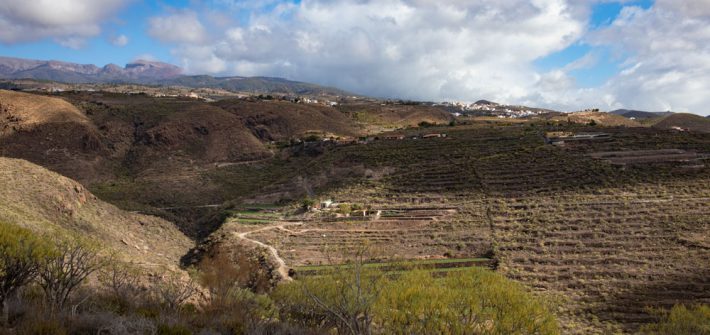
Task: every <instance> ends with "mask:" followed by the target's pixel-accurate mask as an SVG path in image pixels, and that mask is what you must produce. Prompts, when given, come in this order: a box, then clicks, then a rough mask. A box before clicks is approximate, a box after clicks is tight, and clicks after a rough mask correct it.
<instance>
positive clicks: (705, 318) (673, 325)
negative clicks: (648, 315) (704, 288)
mask: <svg viewBox="0 0 710 335" xmlns="http://www.w3.org/2000/svg"><path fill="white" fill-rule="evenodd" d="M652 313H654V314H656V315H657V316H659V318H660V320H659V322H658V323H655V324H650V325H646V326H644V327H642V328H641V333H643V334H649V335H651V334H652V335H710V306H708V305H697V306H692V307H686V306H684V305H676V306H673V308H672V309H671V310H670V311H668V310H652Z"/></svg>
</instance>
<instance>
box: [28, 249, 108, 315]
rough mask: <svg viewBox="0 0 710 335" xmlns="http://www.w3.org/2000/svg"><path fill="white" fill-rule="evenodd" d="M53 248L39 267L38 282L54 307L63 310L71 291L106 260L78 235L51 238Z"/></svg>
mask: <svg viewBox="0 0 710 335" xmlns="http://www.w3.org/2000/svg"><path fill="white" fill-rule="evenodd" d="M54 244H55V252H53V253H52V254H51V255H50V256H49V257H47V259H46V262H43V263H42V266H41V267H40V269H39V276H38V278H39V286H40V287H42V290H43V291H44V294H45V298H46V300H47V303H48V304H49V306H50V307H51V308H52V309H53V310H62V309H63V308H64V307H65V305H66V303H67V302H68V301H69V298H70V297H71V295H72V293H74V291H76V289H77V288H79V286H80V285H81V284H82V283H83V282H84V281H85V280H86V278H88V277H89V276H90V275H91V274H93V273H94V272H96V271H98V270H99V269H101V268H102V267H103V266H104V265H105V264H106V263H105V262H106V260H105V259H104V258H103V257H102V256H101V255H100V252H99V249H98V247H96V246H95V245H93V244H92V243H89V242H88V241H85V240H83V239H81V238H78V237H69V238H65V239H54Z"/></svg>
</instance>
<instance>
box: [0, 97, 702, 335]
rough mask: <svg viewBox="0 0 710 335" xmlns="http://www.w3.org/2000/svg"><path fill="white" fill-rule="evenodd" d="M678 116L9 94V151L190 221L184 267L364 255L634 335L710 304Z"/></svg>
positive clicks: (297, 264)
mask: <svg viewBox="0 0 710 335" xmlns="http://www.w3.org/2000/svg"><path fill="white" fill-rule="evenodd" d="M30 102H32V103H30ZM39 102H44V103H39ZM57 106H59V107H57ZM51 115H59V116H57V117H55V118H50V117H45V118H40V116H42V117H44V116H51ZM664 118H669V117H667V116H664ZM676 118H677V116H676ZM664 120H665V122H666V123H663V122H664ZM681 121H683V120H681ZM706 121H707V120H706ZM674 122H675V121H673V119H661V121H659V123H658V124H657V125H648V124H642V123H640V122H637V121H635V120H631V119H628V118H624V117H623V116H619V115H611V114H609V115H607V114H606V113H599V112H584V113H580V114H575V115H559V114H551V115H535V116H531V117H529V118H521V119H515V120H510V119H504V118H501V119H496V118H478V117H471V116H465V115H464V116H460V117H454V116H452V115H451V114H450V113H448V112H447V111H446V110H444V109H443V108H438V107H436V106H416V105H406V104H394V103H392V104H385V103H381V104H378V103H371V102H368V103H363V102H362V101H343V102H341V103H340V104H339V105H338V106H334V107H326V106H322V105H314V104H303V103H295V102H290V101H283V100H278V99H274V100H268V99H259V98H255V97H248V98H242V99H235V98H233V97H230V98H228V99H223V100H218V101H215V102H206V101H201V100H195V99H187V98H178V97H163V98H159V97H150V96H146V95H137V96H136V95H124V94H118V93H109V92H61V93H57V94H51V95H45V94H41V95H33V94H28V93H17V92H8V91H2V94H0V153H2V155H3V156H6V157H13V158H17V159H23V160H27V161H30V162H32V163H34V164H37V165H39V166H42V167H45V168H47V169H49V170H52V171H55V172H56V173H60V174H62V175H65V176H67V177H70V178H72V179H75V180H77V181H78V182H80V183H81V184H83V185H84V186H85V187H86V188H87V189H88V190H90V191H91V192H92V193H93V194H95V195H96V197H98V198H99V199H101V200H102V201H105V202H108V203H111V204H113V205H115V206H117V207H118V208H120V209H121V210H119V209H118V208H116V207H113V205H107V206H110V208H111V209H110V210H111V211H120V213H122V214H115V215H121V216H122V217H126V218H127V219H126V220H127V222H134V221H136V220H143V219H137V218H142V217H146V218H147V217H150V218H151V219H150V220H155V221H156V222H158V221H159V222H161V224H162V225H165V224H170V225H173V224H174V225H175V226H174V227H173V228H172V230H170V231H171V232H173V233H174V234H176V235H175V236H180V237H179V238H180V244H179V245H180V247H181V249H180V250H183V251H184V253H182V254H180V252H178V251H175V250H173V249H171V252H173V253H171V254H170V260H169V261H168V262H169V263H172V264H173V265H174V266H177V265H178V264H180V263H182V264H183V265H185V264H186V263H189V262H193V263H194V264H199V263H200V262H201V261H202V260H203V259H204V258H205V257H206V256H207V255H210V254H212V253H216V252H217V251H216V250H219V252H224V253H227V254H231V255H236V256H238V255H241V254H244V253H246V252H245V250H252V251H253V250H257V251H258V253H259V255H260V256H259V257H257V258H258V260H259V262H257V263H255V264H256V265H253V266H254V268H252V269H256V268H259V269H260V271H262V272H263V273H268V274H267V276H268V277H273V278H272V280H273V281H279V280H281V281H292V280H294V279H295V280H296V281H297V280H299V278H306V277H312V276H318V275H319V273H321V272H322V271H327V270H328V268H330V267H333V266H336V265H338V264H343V263H345V262H347V261H348V260H349V259H351V258H352V257H355V255H354V253H355V252H356V251H357V250H359V247H360V246H363V245H366V246H367V247H368V248H369V249H370V250H371V251H372V255H371V257H369V258H368V259H367V260H366V266H368V267H372V268H380V269H385V270H386V272H391V273H395V274H401V273H404V272H408V269H409V268H410V267H416V268H420V269H424V270H426V271H430V272H432V273H435V274H436V275H437V276H446V274H447V273H449V272H456V271H463V270H466V269H470V268H486V269H491V270H493V271H495V272H497V273H499V274H501V275H503V276H505V277H506V278H508V279H511V280H513V281H516V282H518V283H520V284H522V285H523V286H524V287H526V288H527V289H529V290H530V291H532V292H533V293H534V294H535V295H536V296H537V297H542V298H544V299H545V300H549V301H552V302H554V303H555V314H556V316H557V317H558V319H559V320H560V326H561V328H562V330H563V333H565V334H610V333H635V332H637V331H638V330H639V329H640V327H641V326H643V325H644V324H648V323H650V322H653V321H654V320H655V319H654V316H653V315H651V314H650V313H649V312H648V308H670V307H672V306H674V305H676V304H688V305H692V304H709V303H710V267H708V259H710V237H709V235H708V232H709V231H710V219H709V218H710V187H708V186H709V185H710V166H708V164H710V135H709V134H708V133H706V132H704V129H702V128H692V129H684V130H678V129H673V127H675V123H674ZM683 122H685V121H683ZM551 134H554V135H555V136H556V137H555V140H554V141H551V140H550V138H552V135H551ZM595 134H596V135H595ZM599 134H603V136H599ZM574 136H576V137H574ZM573 138H574V139H573ZM2 162H3V164H7V165H8V169H9V168H10V166H24V165H26V164H30V163H27V162H25V161H20V160H14V159H13V160H10V159H5V158H3V161H2ZM23 164H24V165H23ZM4 171H6V170H5V169H4V170H3V172H4ZM47 174H48V175H49V176H50V177H43V176H40V177H38V178H49V179H54V178H59V177H56V176H57V175H56V174H55V173H54V172H51V173H50V172H47ZM62 178H63V177H62ZM10 179H12V177H7V178H6V181H5V182H9V180H10ZM6 185H9V184H6ZM77 185H79V184H77ZM22 188H24V186H13V187H11V188H8V189H7V190H6V191H5V193H6V199H7V200H5V201H6V203H9V202H16V201H17V200H16V199H17V197H20V196H21V193H22V192H20V191H19V190H20V189H22ZM13 190H14V191H13ZM38 192H39V191H38ZM37 201H38V202H42V201H44V200H37ZM96 201H98V200H96ZM0 213H2V214H3V215H4V216H0V219H4V220H9V219H8V218H16V219H15V220H21V219H22V218H23V215H26V214H21V213H20V212H12V213H19V214H11V215H10V214H5V213H6V212H0ZM23 213H24V211H23ZM145 214H148V215H153V216H144V215H145ZM156 216H157V217H160V219H159V218H157V217H156ZM102 218H103V217H102ZM87 220H88V219H87ZM103 220H104V219H102V221H103ZM141 222H142V221H141ZM122 224H130V223H122ZM69 226H72V225H71V224H69ZM176 228H177V229H176ZM33 229H40V230H41V229H44V228H42V227H40V226H34V228H33ZM165 229H167V228H165ZM178 230H179V231H178ZM188 237H189V240H188ZM147 238H148V237H146V239H147ZM176 238H177V237H176ZM106 239H107V240H110V241H113V242H112V243H115V244H117V245H120V240H118V242H117V239H118V237H116V236H114V235H111V236H108V237H106ZM151 239H152V237H151ZM186 241H187V242H186ZM160 243H161V244H160V246H161V247H165V246H167V245H170V243H169V242H165V243H164V244H163V242H160ZM129 244H130V243H129ZM187 245H191V246H189V247H188V246H187ZM190 247H192V248H193V250H192V252H191V253H190V254H189V255H188V251H187V250H186V249H188V248H190ZM129 249H130V248H129ZM151 250H152V249H151ZM130 252H133V251H130ZM161 253H162V254H165V252H161ZM178 254H180V255H178ZM188 256H189V257H188ZM141 257H148V256H141ZM187 259H191V260H187ZM405 263H406V264H405ZM255 271H256V270H255ZM262 272H260V273H262Z"/></svg>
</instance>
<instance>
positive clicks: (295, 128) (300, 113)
mask: <svg viewBox="0 0 710 335" xmlns="http://www.w3.org/2000/svg"><path fill="white" fill-rule="evenodd" d="M214 105H215V106H218V107H220V108H222V109H224V110H226V111H228V112H230V113H233V114H234V115H236V116H237V117H239V118H240V119H241V120H242V121H243V122H244V124H245V125H246V126H247V127H249V128H250V129H251V131H252V132H253V133H254V134H255V135H256V136H258V137H259V138H260V139H262V140H266V141H283V140H288V139H290V138H296V137H302V136H303V135H305V134H308V133H315V134H331V135H333V136H357V135H358V134H359V133H360V132H361V130H360V129H359V128H358V126H357V125H356V123H355V122H354V121H352V120H351V119H350V118H349V117H348V115H347V114H345V113H342V112H340V111H338V110H337V109H335V108H332V107H324V106H320V105H311V104H294V103H290V102H284V101H268V100H266V101H264V100H257V101H246V100H222V101H218V102H216V103H214Z"/></svg>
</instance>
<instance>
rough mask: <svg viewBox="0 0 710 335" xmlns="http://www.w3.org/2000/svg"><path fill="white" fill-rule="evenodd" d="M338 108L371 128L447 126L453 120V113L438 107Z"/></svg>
mask: <svg viewBox="0 0 710 335" xmlns="http://www.w3.org/2000/svg"><path fill="white" fill-rule="evenodd" d="M338 108H339V109H340V110H341V111H343V112H346V113H349V114H350V115H351V117H352V118H354V119H355V120H357V121H359V122H361V123H363V124H365V125H367V126H370V127H383V128H402V127H416V126H417V125H419V124H420V123H422V122H427V123H431V124H447V123H449V122H450V121H451V120H453V116H452V115H451V113H449V112H447V111H445V110H444V109H443V108H440V107H436V106H424V105H408V104H382V103H353V104H347V105H341V106H339V107H338Z"/></svg>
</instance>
